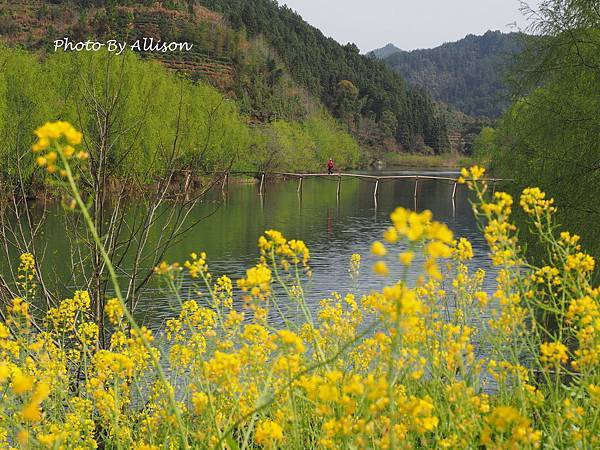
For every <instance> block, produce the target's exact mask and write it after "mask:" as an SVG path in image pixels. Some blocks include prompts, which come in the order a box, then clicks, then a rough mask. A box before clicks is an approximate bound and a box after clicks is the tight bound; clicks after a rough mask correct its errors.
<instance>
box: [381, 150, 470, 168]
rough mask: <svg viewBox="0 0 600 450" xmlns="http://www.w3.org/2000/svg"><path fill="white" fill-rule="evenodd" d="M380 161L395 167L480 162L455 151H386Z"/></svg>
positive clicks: (457, 165) (439, 165) (428, 166)
mask: <svg viewBox="0 0 600 450" xmlns="http://www.w3.org/2000/svg"><path fill="white" fill-rule="evenodd" d="M382 161H383V162H384V163H385V165H386V166H397V167H421V168H433V167H448V168H461V167H470V166H473V165H475V164H480V165H481V161H477V160H476V158H474V157H472V156H467V155H458V154H455V153H444V154H440V155H420V154H418V153H386V154H385V155H384V156H383V158H382Z"/></svg>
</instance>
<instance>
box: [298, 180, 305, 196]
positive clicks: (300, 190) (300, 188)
mask: <svg viewBox="0 0 600 450" xmlns="http://www.w3.org/2000/svg"><path fill="white" fill-rule="evenodd" d="M303 180H304V178H302V177H300V179H299V180H298V194H302V182H303Z"/></svg>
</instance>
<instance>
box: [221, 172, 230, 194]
mask: <svg viewBox="0 0 600 450" xmlns="http://www.w3.org/2000/svg"><path fill="white" fill-rule="evenodd" d="M226 186H227V188H229V172H225V175H224V176H223V184H221V192H222V193H223V194H225V187H226ZM227 191H229V189H227Z"/></svg>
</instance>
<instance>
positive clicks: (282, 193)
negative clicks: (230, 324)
mask: <svg viewBox="0 0 600 450" xmlns="http://www.w3.org/2000/svg"><path fill="white" fill-rule="evenodd" d="M369 174H370V175H374V174H380V175H392V174H402V175H413V174H415V175H420V176H427V175H439V176H447V177H456V176H457V175H458V174H457V172H454V171H385V172H369ZM338 180H339V179H338V177H336V176H331V177H330V178H329V177H328V178H318V179H305V180H304V181H303V183H302V186H301V190H299V189H298V187H299V185H298V184H299V183H298V180H289V181H278V182H266V183H265V185H264V192H263V195H259V185H258V184H248V183H238V182H236V180H235V179H230V180H229V181H228V187H227V194H226V196H225V198H226V200H225V201H223V193H222V192H221V186H220V185H219V186H217V187H216V188H215V189H214V192H211V193H210V194H209V195H208V196H207V197H206V199H204V200H203V202H201V203H199V204H198V205H197V206H196V207H195V209H194V210H193V212H192V214H190V217H189V221H190V222H193V221H195V220H198V219H199V218H202V217H205V219H203V220H202V221H201V222H200V223H199V225H198V226H196V227H195V228H194V229H192V230H191V231H189V232H188V233H186V234H185V235H184V236H182V238H181V239H180V240H179V241H178V242H177V243H175V244H174V245H173V246H172V247H171V248H170V249H169V250H168V252H167V254H166V259H167V260H168V261H171V262H172V261H180V262H183V261H185V259H186V257H187V255H188V254H189V253H190V252H192V251H196V252H199V251H205V252H206V253H207V255H208V261H209V267H210V270H211V272H212V273H213V276H214V277H218V276H220V275H222V274H227V275H229V276H230V277H231V278H233V279H234V280H235V279H237V278H240V277H241V276H243V274H244V272H245V269H247V268H249V267H251V266H252V265H254V264H256V262H257V260H258V253H257V248H256V242H257V239H258V237H259V236H260V234H261V233H262V232H264V231H265V230H267V229H277V230H280V231H281V232H282V233H284V235H285V236H286V237H288V238H296V239H302V240H304V241H305V242H306V244H307V245H308V247H309V248H310V250H311V267H312V268H313V274H314V275H313V277H312V279H311V280H310V281H309V282H308V283H307V284H306V285H305V291H306V295H307V298H308V299H309V302H310V303H311V304H312V305H317V304H318V301H319V300H320V299H323V298H326V297H328V296H329V295H330V294H331V292H332V291H337V292H340V293H341V294H344V293H346V292H348V291H351V290H352V289H353V282H352V281H351V280H350V278H349V276H348V266H349V261H350V257H351V255H352V254H353V253H359V254H360V255H361V256H362V268H361V272H360V276H359V278H358V292H356V293H357V294H359V295H360V294H363V293H367V292H369V291H370V290H372V289H379V288H381V287H382V286H383V284H384V283H390V282H391V281H393V280H394V279H397V278H398V277H399V276H400V267H399V264H397V263H396V262H395V261H396V257H397V254H398V253H399V252H400V251H402V248H395V249H394V251H393V252H390V255H389V263H390V264H389V266H390V269H391V272H392V273H391V277H390V278H389V279H387V280H384V279H381V278H379V277H375V276H373V274H372V273H371V266H372V264H373V262H374V257H372V256H371V255H370V254H369V247H370V244H371V243H372V242H373V241H374V240H378V239H381V235H382V232H383V231H384V230H385V228H386V227H387V226H389V215H390V213H391V212H392V211H393V209H394V208H395V207H396V206H404V207H406V208H411V209H416V210H418V211H422V210H424V209H430V210H431V211H432V212H433V214H434V218H435V219H436V220H439V221H442V222H445V223H447V224H448V226H449V227H450V228H451V229H452V230H453V231H454V232H455V234H456V236H457V237H458V236H463V237H466V238H468V239H469V240H470V241H471V243H472V244H473V249H474V252H475V258H474V260H473V262H472V265H473V266H474V267H482V268H483V269H485V270H486V271H487V272H488V275H487V277H488V284H489V280H491V279H492V277H493V276H494V274H493V271H491V270H489V269H490V265H489V262H488V261H487V258H486V253H487V250H486V243H485V241H484V239H483V236H482V234H481V232H480V231H479V229H478V227H477V224H476V221H475V219H474V217H473V213H472V210H471V206H470V203H469V198H468V193H467V191H466V188H464V187H463V186H460V187H459V188H458V189H457V191H456V199H455V201H454V202H453V201H452V194H453V188H454V183H453V182H451V181H433V180H426V179H420V180H419V185H418V191H417V193H418V195H417V196H416V197H415V196H414V188H415V182H414V180H382V181H380V183H379V185H378V192H377V197H376V199H375V198H374V195H373V194H374V188H375V183H374V180H373V181H365V180H358V179H350V178H343V180H342V182H341V185H340V190H339V195H338V192H337V188H338ZM130 207H131V208H132V209H133V208H136V207H139V205H131V206H130ZM64 224H65V212H64V211H63V210H62V209H61V207H60V206H59V205H56V207H55V209H54V211H53V214H51V215H49V217H48V218H47V220H46V223H45V224H44V229H45V233H44V235H43V236H42V238H41V239H42V240H43V241H44V242H43V244H44V246H45V247H46V256H45V261H44V270H47V271H52V273H51V275H52V277H53V278H55V279H56V280H58V283H64V284H65V285H68V284H69V282H68V280H69V279H70V277H69V274H70V271H71V270H72V266H71V265H70V264H69V263H68V261H69V260H70V259H69V258H70V256H69V240H68V239H67V238H68V236H66V233H65V225H64ZM158 229H159V228H158ZM151 239H152V237H151ZM154 239H158V236H155V237H154ZM420 262H422V259H421V260H418V259H417V260H416V262H415V264H413V266H412V267H411V271H410V272H409V279H410V280H412V281H413V282H414V280H415V279H416V277H417V276H418V269H419V267H420V264H419V263H420ZM4 269H5V268H4ZM4 269H2V270H4ZM69 287H70V288H75V286H69ZM188 287H189V286H188ZM190 295H195V294H194V293H193V292H190ZM176 308H177V305H174V304H173V303H172V300H170V299H169V297H168V296H165V295H164V294H163V293H162V292H161V290H160V289H158V286H157V284H156V282H151V283H150V285H149V286H148V288H147V289H146V291H145V292H144V294H143V298H142V299H141V301H140V303H139V305H138V308H137V310H136V316H137V318H138V319H140V320H142V321H143V322H144V323H145V324H146V325H148V326H150V327H151V328H155V329H156V328H159V327H160V326H161V324H162V323H163V322H164V320H165V319H166V318H167V317H170V316H172V314H173V311H174V310H176Z"/></svg>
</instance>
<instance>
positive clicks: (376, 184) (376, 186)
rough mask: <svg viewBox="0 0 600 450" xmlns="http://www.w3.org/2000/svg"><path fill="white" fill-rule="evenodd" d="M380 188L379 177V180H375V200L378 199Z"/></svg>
mask: <svg viewBox="0 0 600 450" xmlns="http://www.w3.org/2000/svg"><path fill="white" fill-rule="evenodd" d="M378 188H379V178H377V181H376V182H375V191H373V198H374V199H375V201H377V189H378Z"/></svg>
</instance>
